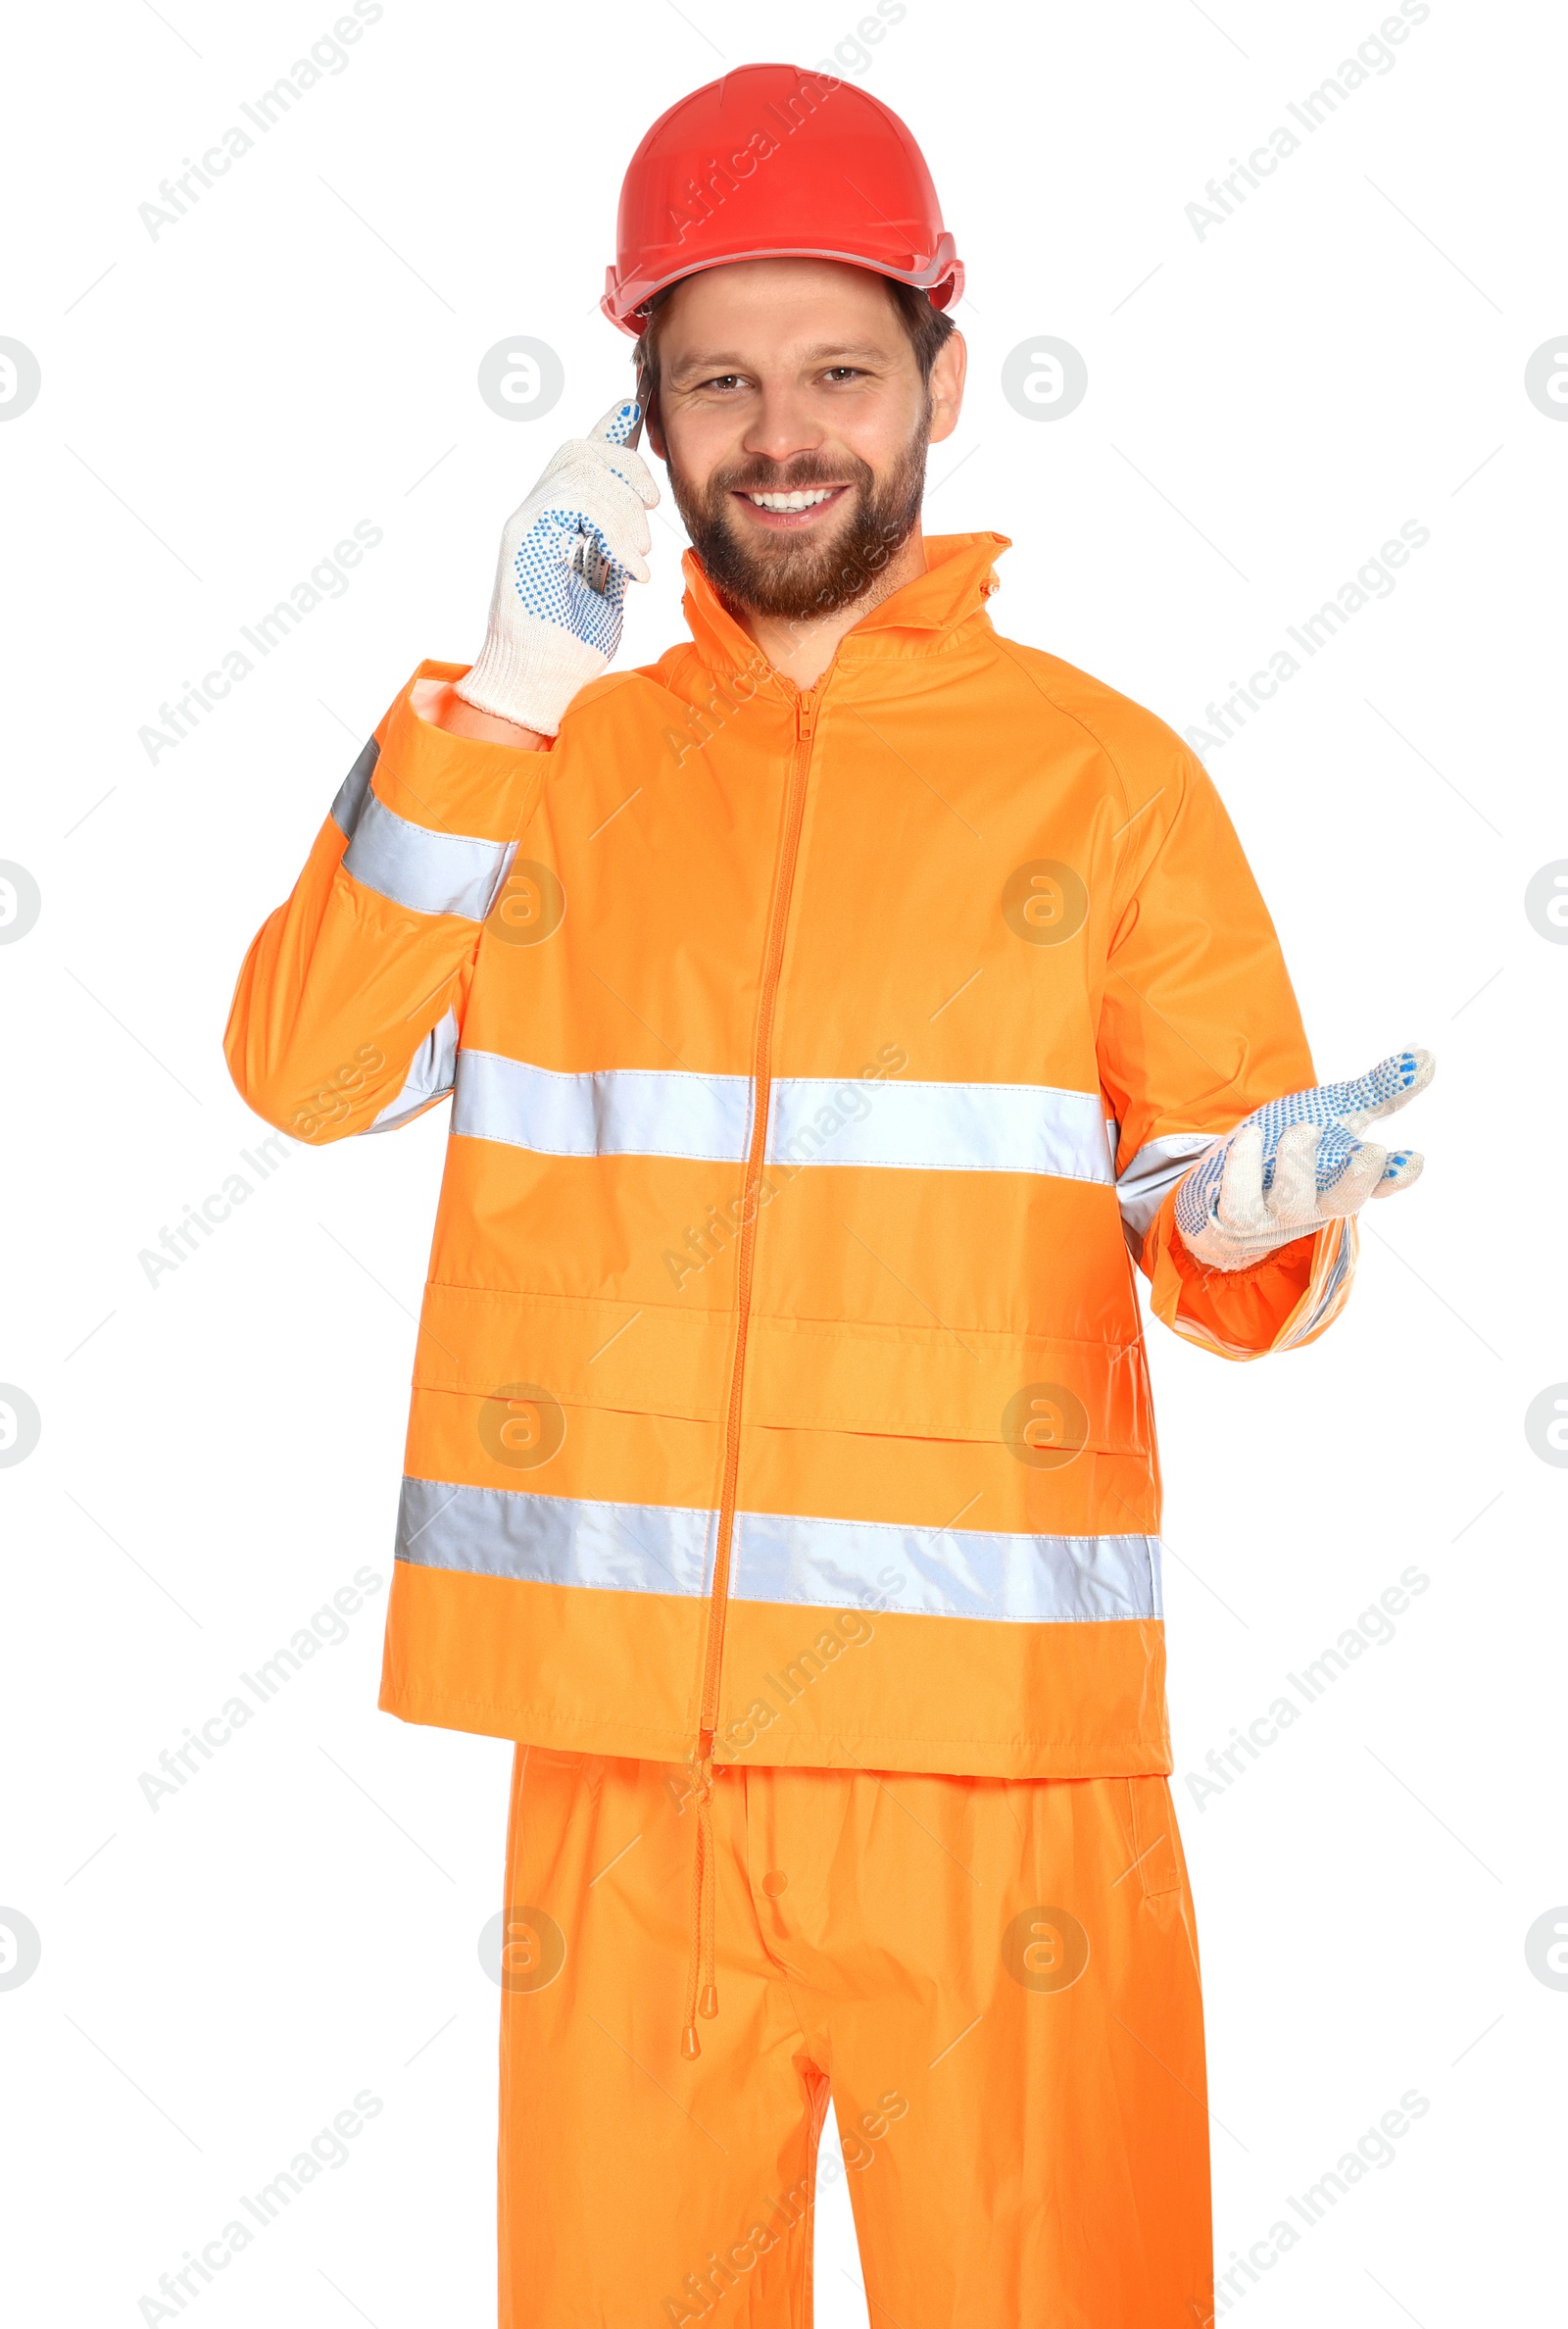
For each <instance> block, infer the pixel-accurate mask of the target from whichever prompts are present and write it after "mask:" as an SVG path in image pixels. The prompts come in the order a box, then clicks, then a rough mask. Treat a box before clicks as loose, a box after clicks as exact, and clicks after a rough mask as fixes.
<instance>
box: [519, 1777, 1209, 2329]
mask: <svg viewBox="0 0 1568 2329" xmlns="http://www.w3.org/2000/svg"><path fill="white" fill-rule="evenodd" d="M698 1825H699V1809H698V1805H697V1802H696V1800H695V1798H694V1797H693V1795H692V1793H691V1784H690V1778H689V1775H688V1774H687V1773H686V1772H685V1771H684V1770H682V1769H681V1768H680V1767H679V1766H666V1765H662V1764H658V1763H651V1762H632V1761H623V1760H616V1759H609V1758H605V1757H599V1756H578V1755H562V1754H557V1753H553V1752H550V1751H547V1750H544V1749H541V1748H537V1747H534V1748H526V1747H519V1748H518V1750H517V1753H516V1760H515V1771H514V1779H513V1797H512V1817H511V1832H510V1836H509V1841H508V1851H507V1895H506V1898H507V1902H508V1909H507V1913H506V1923H505V1946H504V1948H503V1952H502V1960H501V1979H502V1985H503V2002H502V2087H501V2316H500V2317H501V2324H502V2329H639V2325H640V2324H644V2323H646V2324H647V2329H659V2325H660V2324H663V2323H667V2322H675V2323H692V2322H697V2321H708V2320H711V2321H713V2323H714V2324H715V2329H786V2324H787V2325H788V2329H809V2323H810V2319H811V2222H812V2218H811V2208H812V2195H813V2190H814V2183H815V2171H816V2150H817V2141H818V2137H819V2135H820V2133H821V2128H822V2122H823V2119H824V2116H825V2114H826V2111H827V2106H828V2100H829V2097H830V2096H831V2097H832V2100H833V2103H834V2106H835V2109H836V2112H837V2117H838V2124H839V2130H840V2137H841V2142H842V2146H843V2151H844V2157H845V2163H846V2170H847V2173H848V2179H849V2185H850V2193H851V2197H852V2200H853V2203H854V2208H855V2221H856V2229H857V2232H858V2239H859V2247H860V2257H861V2262H862V2266H863V2269H864V2274H865V2287H866V2292H867V2296H868V2298H869V2300H870V2319H871V2322H872V2324H873V2329H888V2324H894V2325H896V2329H956V2324H957V2323H959V2322H961V2323H963V2324H964V2325H965V2329H1047V2325H1048V2324H1049V2325H1050V2329H1167V2325H1168V2329H1195V2325H1196V2324H1199V2323H1201V2322H1205V2321H1207V2320H1208V2319H1210V2318H1211V2307H1210V2304H1209V2302H1208V2301H1207V2298H1206V2294H1205V2293H1206V2292H1207V2291H1208V2290H1209V2289H1210V2287H1211V2282H1210V2277H1209V2276H1210V2272H1211V2269H1212V2267H1211V2260H1210V2251H1209V2224H1208V2141H1207V2136H1208V2129H1207V2115H1206V2106H1205V2100H1204V2096H1205V2085H1204V2070H1203V2035H1202V2013H1201V1996H1200V1988H1199V1968H1198V1948H1197V1941H1196V1938H1195V1935H1194V1929H1193V1913H1192V1899H1191V1895H1190V1893H1189V1890H1188V1885H1187V1875H1186V1868H1185V1864H1184V1861H1183V1858H1182V1852H1181V1846H1180V1843H1179V1841H1178V1838H1177V1833H1176V1823H1175V1819H1174V1816H1173V1813H1172V1809H1171V1802H1170V1791H1169V1789H1168V1787H1167V1785H1166V1783H1165V1781H1164V1780H1163V1779H1160V1778H1135V1779H1025V1780H1004V1779H964V1778H943V1777H928V1776H924V1775H920V1776H912V1777H911V1776H910V1775H909V1774H907V1773H897V1772H896V1773H887V1774H884V1773H878V1772H874V1771H839V1770H792V1769H755V1768H745V1769H742V1768H734V1767H731V1768H729V1769H726V1770H722V1771H720V1772H718V1773H717V1774H716V1776H715V1779H714V1783H713V1790H712V1796H711V1834H712V1840H713V1858H712V1870H713V1874H714V1876H715V1878H716V1884H715V1887H714V1896H713V1910H714V1928H713V1929H714V1933H715V1937H716V1953H715V1957H714V1960H713V1975H714V1981H715V1985H716V1989H717V2012H716V2015H714V2017H713V2018H711V2019H703V2020H701V2021H700V2022H699V2023H698V2025H697V2026H698V2028H699V2030H700V2033H701V2047H702V2051H701V2054H700V2056H698V2058H697V2059H696V2060H691V2059H688V2058H686V2057H685V2056H683V2054H682V2048H681V2036H682V2024H683V2021H684V2020H685V2017H686V2004H685V2001H686V1997H687V1994H688V1982H689V1968H690V1966H691V1963H692V1948H693V1940H694V1934H693V1902H694V1891H693V1870H694V1865H695V1862H696V1857H697V1851H698V1838H697V1833H696V1831H697V1828H698ZM704 1978H705V1981H706V1968H705V1976H704Z"/></svg>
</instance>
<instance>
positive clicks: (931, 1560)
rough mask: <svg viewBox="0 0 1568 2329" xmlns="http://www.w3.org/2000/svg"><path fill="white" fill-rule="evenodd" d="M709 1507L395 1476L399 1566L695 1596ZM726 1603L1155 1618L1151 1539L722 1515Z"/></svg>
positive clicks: (709, 1544) (1019, 1619)
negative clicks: (730, 1547) (602, 1500)
mask: <svg viewBox="0 0 1568 2329" xmlns="http://www.w3.org/2000/svg"><path fill="white" fill-rule="evenodd" d="M717 1527H718V1515H717V1513H716V1512H713V1511H697V1510H695V1509H693V1508H690V1507H685V1506H671V1505H630V1504H597V1503H592V1502H589V1501H588V1500H586V1499H582V1498H577V1497H564V1496H563V1497H556V1496H540V1495H538V1494H537V1493H535V1492H533V1491H529V1490H520V1491H519V1490H514V1489H507V1488H466V1487H458V1486H455V1485H453V1484H452V1483H451V1482H449V1481H441V1480H417V1479H406V1480H405V1481H404V1483H403V1502H402V1507H401V1509H400V1511H399V1516H398V1543H397V1552H398V1559H399V1560H400V1561H414V1562H416V1563H417V1564H418V1565H420V1566H422V1567H425V1568H446V1569H462V1570H465V1571H466V1572H468V1573H470V1574H476V1575H480V1576H487V1577H513V1578H517V1579H519V1580H524V1581H532V1582H534V1583H538V1584H547V1585H580V1586H586V1587H591V1588H595V1589H600V1590H609V1591H613V1592H620V1593H676V1594H683V1595H686V1596H688V1597H690V1596H694V1595H702V1594H706V1593H707V1592H708V1591H709V1588H710V1585H711V1577H712V1560H713V1545H714V1541H715V1538H716V1534H717ZM730 1593H731V1597H732V1598H733V1599H734V1600H737V1601H746V1602H787V1603H790V1604H793V1605H795V1606H798V1607H804V1608H808V1609H824V1610H842V1609H863V1608H864V1607H866V1606H867V1605H868V1604H875V1605H876V1606H877V1607H879V1608H887V1609H891V1610H902V1611H906V1612H907V1613H908V1614H910V1615H914V1616H924V1617H977V1618H993V1619H999V1620H1003V1621H1005V1622H1010V1623H1014V1624H1061V1623H1077V1622H1082V1621H1085V1620H1090V1621H1114V1620H1119V1619H1123V1618H1140V1617H1142V1618H1150V1617H1158V1616H1159V1615H1160V1614H1161V1609H1162V1603H1161V1597H1160V1577H1159V1540H1158V1538H1157V1537H1151V1536H1082V1537H1070V1536H1012V1535H1006V1534H1004V1533H1002V1532H1000V1531H992V1530H982V1529H969V1528H947V1529H923V1528H907V1527H904V1526H901V1525H899V1524H898V1523H895V1522H889V1521H881V1520H821V1519H798V1518H792V1517H790V1516H788V1515H786V1514H783V1513H778V1512H737V1514H736V1515H735V1544H734V1562H733V1568H732V1573H731V1581H730Z"/></svg>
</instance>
